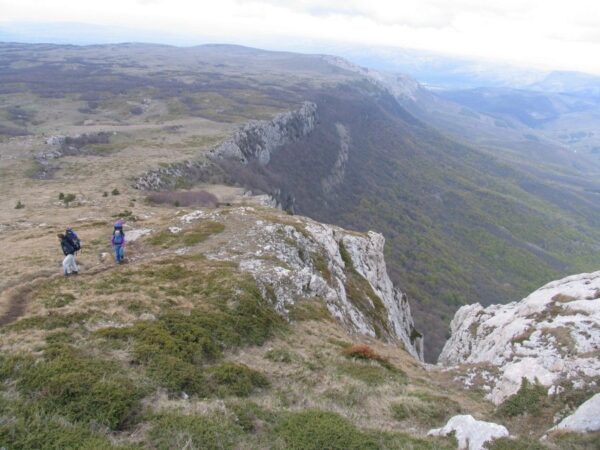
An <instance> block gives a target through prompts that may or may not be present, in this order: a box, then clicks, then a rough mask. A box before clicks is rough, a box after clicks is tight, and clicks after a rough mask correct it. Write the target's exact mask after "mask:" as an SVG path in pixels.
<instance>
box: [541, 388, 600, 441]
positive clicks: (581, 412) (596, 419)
mask: <svg viewBox="0 0 600 450" xmlns="http://www.w3.org/2000/svg"><path fill="white" fill-rule="evenodd" d="M556 430H565V431H576V432H583V433H585V432H590V431H600V394H596V395H594V396H593V397H592V398H590V399H589V400H588V401H586V402H585V403H583V404H581V405H580V406H579V408H577V410H576V411H575V412H574V413H573V414H571V415H570V416H568V417H565V418H564V419H563V420H562V421H561V422H560V423H559V424H558V425H556V426H555V427H553V428H551V429H550V431H556Z"/></svg>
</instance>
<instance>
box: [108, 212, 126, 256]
mask: <svg viewBox="0 0 600 450" xmlns="http://www.w3.org/2000/svg"><path fill="white" fill-rule="evenodd" d="M111 243H112V246H113V250H114V251H115V261H116V262H117V264H121V263H122V262H123V259H125V255H124V253H125V232H124V231H123V221H122V220H119V221H117V222H116V223H115V226H114V228H113V235H112V240H111Z"/></svg>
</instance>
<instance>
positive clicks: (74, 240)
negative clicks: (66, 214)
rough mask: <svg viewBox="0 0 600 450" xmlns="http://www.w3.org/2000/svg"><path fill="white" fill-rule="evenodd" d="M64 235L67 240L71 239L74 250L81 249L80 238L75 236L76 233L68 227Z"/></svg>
mask: <svg viewBox="0 0 600 450" xmlns="http://www.w3.org/2000/svg"><path fill="white" fill-rule="evenodd" d="M65 236H66V238H67V239H68V240H69V241H71V243H72V244H73V248H74V249H75V251H76V252H77V251H79V250H81V240H80V239H79V236H77V233H75V232H74V231H73V230H71V229H70V228H69V229H68V230H67V232H66V233H65Z"/></svg>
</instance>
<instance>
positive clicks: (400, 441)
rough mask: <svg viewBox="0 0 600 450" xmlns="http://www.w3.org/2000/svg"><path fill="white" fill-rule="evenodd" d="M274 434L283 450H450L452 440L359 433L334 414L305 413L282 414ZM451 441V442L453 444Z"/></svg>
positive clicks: (365, 431)
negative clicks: (284, 449) (281, 444)
mask: <svg viewBox="0 0 600 450" xmlns="http://www.w3.org/2000/svg"><path fill="white" fill-rule="evenodd" d="M274 434H275V435H276V436H277V437H279V438H280V439H282V440H283V442H284V445H285V447H284V448H286V449H292V450H294V449H297V450H300V449H302V450H311V449H315V450H321V449H328V450H338V449H339V450H346V449H347V450H352V449H356V450H359V449H360V450H363V449H365V450H368V449H386V450H417V449H418V450H442V449H448V450H450V449H454V448H456V443H455V441H454V440H453V439H449V438H444V439H419V438H415V437H412V436H409V435H406V434H404V433H389V432H380V431H374V430H361V429H359V428H357V427H356V426H354V424H352V423H351V422H350V421H348V420H347V419H345V418H343V417H341V416H339V415H338V414H335V413H332V412H326V411H319V410H306V411H301V412H296V413H287V414H284V415H283V416H282V417H280V419H279V420H278V422H277V424H276V426H275V428H274ZM453 441H454V442H453Z"/></svg>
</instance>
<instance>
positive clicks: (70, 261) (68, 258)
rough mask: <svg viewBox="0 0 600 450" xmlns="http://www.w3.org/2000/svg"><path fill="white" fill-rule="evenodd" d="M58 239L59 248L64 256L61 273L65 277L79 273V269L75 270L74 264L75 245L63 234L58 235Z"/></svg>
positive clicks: (75, 265) (75, 264)
mask: <svg viewBox="0 0 600 450" xmlns="http://www.w3.org/2000/svg"><path fill="white" fill-rule="evenodd" d="M58 239H60V247H61V248H62V251H63V253H64V254H65V259H63V263H62V265H63V271H64V274H65V277H67V276H69V275H71V274H75V275H77V274H78V273H79V269H78V268H77V263H76V262H75V252H76V250H75V245H74V244H73V242H72V241H71V239H69V238H68V237H67V236H65V235H64V234H62V233H61V234H59V235H58Z"/></svg>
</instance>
